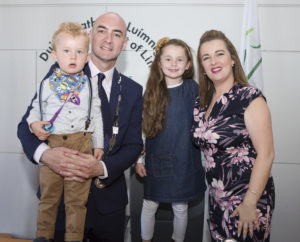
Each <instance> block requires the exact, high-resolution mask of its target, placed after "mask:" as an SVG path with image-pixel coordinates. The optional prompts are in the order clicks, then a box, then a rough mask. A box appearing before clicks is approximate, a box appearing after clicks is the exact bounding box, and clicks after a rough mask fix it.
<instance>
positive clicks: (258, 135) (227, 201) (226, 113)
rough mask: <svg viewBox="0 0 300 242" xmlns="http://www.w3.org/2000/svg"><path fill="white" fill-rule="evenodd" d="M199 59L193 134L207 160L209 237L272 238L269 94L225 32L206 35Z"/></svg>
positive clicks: (272, 152)
mask: <svg viewBox="0 0 300 242" xmlns="http://www.w3.org/2000/svg"><path fill="white" fill-rule="evenodd" d="M197 61H198V69H199V94H200V95H199V97H198V98H197V100H196V104H195V109H194V125H193V129H192V134H193V139H194V142H195V143H196V144H197V145H198V146H199V147H200V149H201V150H202V151H203V153H204V156H205V159H206V165H205V168H206V178H207V182H208V185H209V216H210V231H211V237H212V239H213V241H216V240H217V238H220V237H223V238H234V239H236V240H238V241H269V238H270V223H271V217H272V213H273V209H274V202H275V191H274V183H273V178H272V176H271V175H270V171H271V167H272V162H273V159H274V146H273V135H272V127H271V116H270V112H269V109H268V106H267V104H266V101H265V98H264V96H263V94H262V93H261V91H260V90H258V89H256V88H254V87H251V86H249V84H248V82H247V79H246V77H245V74H244V72H243V69H242V66H241V63H240V61H239V57H238V55H237V52H236V50H235V48H234V46H233V45H232V43H231V42H230V41H229V40H228V39H227V37H226V36H225V35H224V34H223V33H222V32H220V31H216V30H210V31H207V32H205V33H204V34H203V36H202V37H201V39H200V44H199V48H198V56H197Z"/></svg>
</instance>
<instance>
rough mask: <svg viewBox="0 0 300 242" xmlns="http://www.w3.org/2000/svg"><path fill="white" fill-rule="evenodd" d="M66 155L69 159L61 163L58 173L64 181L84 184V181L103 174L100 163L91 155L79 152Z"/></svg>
mask: <svg viewBox="0 0 300 242" xmlns="http://www.w3.org/2000/svg"><path fill="white" fill-rule="evenodd" d="M66 155H67V156H68V157H69V159H68V160H65V161H64V162H62V163H61V167H62V171H61V172H60V175H62V176H64V177H65V180H67V181H71V180H73V181H78V182H84V181H85V180H86V179H89V178H92V177H96V176H102V175H103V174H104V169H103V165H102V163H101V162H100V161H99V160H97V159H96V158H95V157H94V156H93V155H88V154H83V153H80V152H79V153H78V154H66Z"/></svg>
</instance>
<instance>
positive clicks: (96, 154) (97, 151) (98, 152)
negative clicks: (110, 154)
mask: <svg viewBox="0 0 300 242" xmlns="http://www.w3.org/2000/svg"><path fill="white" fill-rule="evenodd" d="M103 154H104V152H103V149H101V148H95V149H94V157H95V158H96V159H97V160H102V156H103Z"/></svg>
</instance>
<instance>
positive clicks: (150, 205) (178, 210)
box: [141, 199, 188, 242]
mask: <svg viewBox="0 0 300 242" xmlns="http://www.w3.org/2000/svg"><path fill="white" fill-rule="evenodd" d="M158 205H159V203H158V202H154V201H150V200H146V199H144V201H143V208H142V214H141V234H142V239H143V240H151V239H152V237H153V233H154V224H155V213H156V211H157V208H158ZM172 208H173V213H174V219H173V234H172V239H173V240H175V241H176V242H182V241H184V237H185V232H186V226H187V220H188V203H186V202H185V203H172Z"/></svg>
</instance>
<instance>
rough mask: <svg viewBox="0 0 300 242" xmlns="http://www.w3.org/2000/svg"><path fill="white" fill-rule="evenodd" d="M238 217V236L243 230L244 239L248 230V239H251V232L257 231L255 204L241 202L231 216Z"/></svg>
mask: <svg viewBox="0 0 300 242" xmlns="http://www.w3.org/2000/svg"><path fill="white" fill-rule="evenodd" d="M237 214H238V215H239V223H238V236H239V237H240V235H241V232H242V230H243V238H244V239H246V237H247V233H248V230H249V234H250V237H251V238H253V230H254V229H257V230H259V223H258V219H257V214H256V203H251V202H248V201H245V200H244V201H243V202H242V203H241V204H240V205H239V206H238V207H237V208H236V209H235V210H234V211H233V214H232V216H233V217H235V216H236V215H237Z"/></svg>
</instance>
